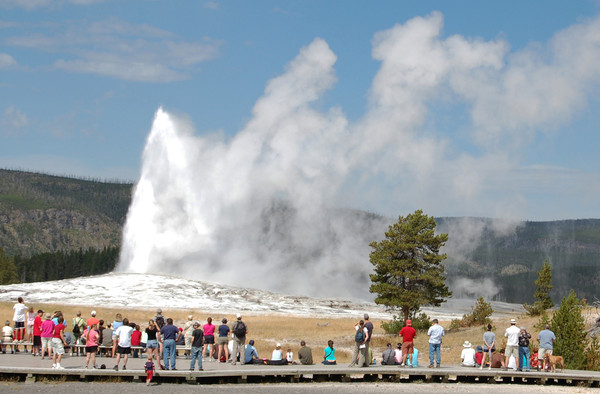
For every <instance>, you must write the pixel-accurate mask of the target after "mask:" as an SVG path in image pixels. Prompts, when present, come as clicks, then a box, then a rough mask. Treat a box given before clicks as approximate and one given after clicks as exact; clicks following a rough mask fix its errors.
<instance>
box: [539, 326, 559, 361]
mask: <svg viewBox="0 0 600 394" xmlns="http://www.w3.org/2000/svg"><path fill="white" fill-rule="evenodd" d="M538 341H540V350H539V351H538V360H539V364H542V370H544V371H546V372H548V370H547V369H546V354H549V355H552V350H553V349H554V342H556V335H554V333H553V332H552V331H550V324H546V328H545V329H543V330H542V331H540V333H539V334H538Z"/></svg>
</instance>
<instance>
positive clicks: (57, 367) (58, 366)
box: [56, 365, 65, 369]
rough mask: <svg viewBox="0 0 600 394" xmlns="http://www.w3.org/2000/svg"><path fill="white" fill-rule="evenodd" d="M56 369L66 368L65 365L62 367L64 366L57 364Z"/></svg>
mask: <svg viewBox="0 0 600 394" xmlns="http://www.w3.org/2000/svg"><path fill="white" fill-rule="evenodd" d="M56 369H65V367H62V366H60V365H57V366H56Z"/></svg>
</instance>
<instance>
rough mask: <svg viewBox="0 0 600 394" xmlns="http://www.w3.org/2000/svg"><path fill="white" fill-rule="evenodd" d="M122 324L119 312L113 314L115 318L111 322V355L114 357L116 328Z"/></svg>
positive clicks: (115, 351)
mask: <svg viewBox="0 0 600 394" xmlns="http://www.w3.org/2000/svg"><path fill="white" fill-rule="evenodd" d="M122 325H123V316H122V315H121V314H120V313H117V314H116V315H115V320H114V321H113V322H112V329H113V335H112V356H113V357H116V354H117V335H116V334H115V333H116V331H117V329H118V328H119V327H121V326H122Z"/></svg>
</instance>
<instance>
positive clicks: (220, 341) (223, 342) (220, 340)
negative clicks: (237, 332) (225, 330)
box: [217, 337, 229, 345]
mask: <svg viewBox="0 0 600 394" xmlns="http://www.w3.org/2000/svg"><path fill="white" fill-rule="evenodd" d="M217 343H218V344H219V345H227V344H228V343H229V338H227V337H218V338H217Z"/></svg>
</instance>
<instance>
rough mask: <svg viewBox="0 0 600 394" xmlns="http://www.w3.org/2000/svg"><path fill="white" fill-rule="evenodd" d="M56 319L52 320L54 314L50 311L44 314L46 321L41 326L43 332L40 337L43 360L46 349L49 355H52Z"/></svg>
mask: <svg viewBox="0 0 600 394" xmlns="http://www.w3.org/2000/svg"><path fill="white" fill-rule="evenodd" d="M54 326H55V324H54V321H52V315H50V313H46V314H45V315H44V321H43V322H42V325H41V328H42V332H41V333H40V337H41V339H42V360H43V359H44V356H45V355H46V354H45V351H46V350H47V351H48V357H50V352H51V349H52V337H53V336H54Z"/></svg>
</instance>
